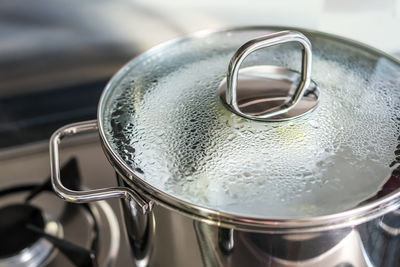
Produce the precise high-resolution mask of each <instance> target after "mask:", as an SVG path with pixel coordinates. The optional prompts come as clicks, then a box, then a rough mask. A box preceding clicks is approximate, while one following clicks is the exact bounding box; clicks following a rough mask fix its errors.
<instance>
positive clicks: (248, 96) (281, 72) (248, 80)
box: [219, 66, 320, 121]
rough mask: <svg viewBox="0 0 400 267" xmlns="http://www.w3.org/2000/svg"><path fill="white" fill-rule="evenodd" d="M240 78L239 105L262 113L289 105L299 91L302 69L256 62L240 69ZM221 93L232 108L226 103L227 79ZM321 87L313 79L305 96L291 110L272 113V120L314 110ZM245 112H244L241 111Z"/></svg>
mask: <svg viewBox="0 0 400 267" xmlns="http://www.w3.org/2000/svg"><path fill="white" fill-rule="evenodd" d="M238 77H239V78H238V81H237V89H236V91H237V105H238V107H239V109H240V110H241V111H242V112H243V113H245V114H248V115H252V116H258V115H262V114H265V113H267V112H269V111H271V110H273V109H275V108H276V107H280V106H283V105H285V104H286V103H288V102H289V101H290V99H291V98H292V97H293V95H294V94H295V90H296V89H297V88H296V87H297V84H298V83H299V81H300V79H301V77H300V73H298V72H296V71H293V70H289V69H286V68H283V67H278V66H255V67H248V68H245V69H242V70H240V71H239V75H238ZM219 96H220V98H221V100H222V103H224V104H225V105H226V106H227V107H228V108H229V109H230V110H231V111H233V112H235V111H234V110H232V107H231V106H230V105H227V104H226V103H227V102H226V79H224V80H223V81H222V83H221V84H220V88H219ZM319 96H320V91H319V89H318V87H317V85H316V84H315V82H313V81H312V80H311V82H310V85H309V86H308V87H307V88H306V89H305V92H304V94H303V97H301V98H300V99H299V100H298V102H297V104H296V105H294V106H292V107H291V109H290V110H289V111H287V112H286V113H282V114H280V115H276V116H273V117H269V118H268V119H266V120H268V121H284V120H289V119H293V118H297V117H299V116H302V115H304V114H306V113H308V112H311V111H313V110H314V109H315V108H316V107H317V105H318V103H319ZM238 115H242V114H238Z"/></svg>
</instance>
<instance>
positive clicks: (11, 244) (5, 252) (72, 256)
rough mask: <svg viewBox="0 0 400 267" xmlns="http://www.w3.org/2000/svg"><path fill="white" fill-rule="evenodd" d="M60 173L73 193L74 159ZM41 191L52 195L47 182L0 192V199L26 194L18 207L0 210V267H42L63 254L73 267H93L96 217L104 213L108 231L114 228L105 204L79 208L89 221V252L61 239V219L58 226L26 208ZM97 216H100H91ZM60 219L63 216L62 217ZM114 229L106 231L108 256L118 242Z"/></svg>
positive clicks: (76, 182) (76, 177)
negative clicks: (111, 237) (108, 248)
mask: <svg viewBox="0 0 400 267" xmlns="http://www.w3.org/2000/svg"><path fill="white" fill-rule="evenodd" d="M62 172H63V175H65V176H64V177H65V178H66V179H67V180H68V182H67V183H68V187H69V188H71V189H75V190H77V189H79V187H80V174H79V171H78V165H77V161H76V159H75V158H72V159H71V160H69V161H68V162H67V163H66V164H65V165H64V167H63V168H62ZM45 191H47V192H49V191H50V192H52V187H51V182H50V178H48V179H46V180H45V181H44V182H42V183H40V184H22V185H16V186H11V187H8V188H4V189H3V190H0V197H4V196H7V195H14V194H16V193H18V192H26V193H27V195H26V194H25V197H24V199H23V200H22V203H18V202H17V203H15V201H14V202H8V203H7V204H6V205H4V206H3V207H0V267H9V266H13V267H19V266H21V267H22V266H45V265H47V264H48V263H49V262H50V261H52V260H53V258H54V256H55V255H56V254H57V253H56V252H59V253H61V254H63V255H64V256H65V258H66V259H68V260H69V261H70V263H72V264H73V265H74V266H77V267H92V266H97V257H96V255H95V251H98V239H99V238H98V234H99V225H98V221H99V216H103V215H100V214H103V213H104V216H106V218H105V219H106V222H108V223H109V225H110V227H111V226H113V224H116V225H118V223H117V222H116V219H115V218H114V217H113V216H114V215H113V214H106V213H105V212H106V211H107V207H108V206H107V205H106V204H104V205H103V206H104V207H103V206H101V207H100V206H99V207H97V206H96V205H93V206H90V205H88V204H82V205H79V206H80V207H81V208H80V209H81V210H85V212H87V214H88V215H89V217H91V219H90V221H91V223H92V224H93V225H92V227H93V232H92V238H91V243H90V245H89V248H86V247H84V246H82V245H78V244H76V243H73V242H70V241H67V240H65V239H63V238H62V237H63V232H64V231H63V227H62V225H61V223H60V222H61V221H62V220H63V215H61V217H60V219H61V220H60V222H58V221H55V220H53V219H52V218H53V216H49V214H47V213H46V212H47V211H46V210H43V209H41V208H39V207H38V206H36V205H31V204H30V201H31V200H33V199H34V198H36V197H37V196H39V195H40V194H41V193H42V192H45ZM69 205H71V204H67V206H66V210H68V207H72V206H69ZM40 207H41V206H40ZM74 207H75V206H74ZM98 208H102V210H98ZM97 212H103V213H100V214H95V213H97ZM109 212H110V211H108V212H107V213H109ZM111 213H112V212H111ZM64 215H65V216H66V214H64ZM59 216H60V215H59ZM64 223H65V222H64ZM113 227H114V226H113ZM114 228H115V227H114ZM114 228H113V229H110V230H112V233H111V234H113V239H111V240H110V241H111V244H110V246H111V245H112V246H111V247H110V249H111V251H109V253H115V251H114V250H115V248H117V249H118V245H116V244H115V242H117V241H118V242H119V235H118V233H116V231H119V229H118V227H117V228H116V229H114ZM102 229H103V228H102ZM110 256H113V255H110ZM109 260H110V262H111V260H112V258H109ZM110 266H111V265H110Z"/></svg>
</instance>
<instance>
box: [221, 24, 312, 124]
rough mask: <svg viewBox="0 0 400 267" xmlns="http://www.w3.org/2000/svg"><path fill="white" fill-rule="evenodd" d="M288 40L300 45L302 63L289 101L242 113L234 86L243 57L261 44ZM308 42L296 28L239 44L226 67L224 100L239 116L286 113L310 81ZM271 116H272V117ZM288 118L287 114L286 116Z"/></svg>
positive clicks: (258, 117)
mask: <svg viewBox="0 0 400 267" xmlns="http://www.w3.org/2000/svg"><path fill="white" fill-rule="evenodd" d="M287 42H298V43H300V44H301V46H302V64H301V73H300V76H301V81H300V83H299V84H298V86H297V89H296V90H295V92H294V93H293V94H292V95H291V97H290V98H289V100H288V101H285V102H284V103H283V104H281V105H279V106H276V107H273V108H270V109H268V110H267V111H265V112H263V113H261V114H248V113H244V112H243V111H242V110H241V109H240V108H239V104H238V100H237V86H238V76H239V68H240V65H241V64H242V62H243V60H244V59H245V58H246V57H247V56H248V55H249V54H251V53H252V52H254V51H256V50H259V49H261V48H265V47H270V46H274V45H277V44H283V43H287ZM311 57H312V52H311V43H310V41H309V40H308V39H307V37H305V36H304V35H303V34H302V33H300V32H296V31H281V32H277V33H273V34H269V35H266V36H262V37H259V38H256V39H253V40H251V41H249V42H247V43H245V44H244V45H242V46H241V47H240V48H239V49H238V50H237V51H236V53H235V54H234V55H233V57H232V59H231V61H230V63H229V68H228V74H227V79H226V93H225V101H226V104H227V105H228V106H229V107H230V108H231V109H232V111H233V112H235V113H237V114H238V115H240V116H243V117H245V118H248V119H253V120H262V121H270V120H275V119H273V117H277V116H279V115H281V114H285V113H287V112H288V111H289V110H291V109H292V108H293V107H294V106H296V104H297V103H298V102H299V101H300V99H301V98H302V96H303V94H304V92H305V91H306V89H307V88H308V87H309V85H310V81H311ZM271 118H272V119H271ZM286 119H288V118H286Z"/></svg>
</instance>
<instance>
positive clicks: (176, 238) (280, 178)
mask: <svg viewBox="0 0 400 267" xmlns="http://www.w3.org/2000/svg"><path fill="white" fill-rule="evenodd" d="M311 44H312V46H311ZM228 63H229V65H228ZM266 64H267V65H266ZM399 88H400V63H399V62H398V61H397V60H396V59H394V58H392V57H390V56H389V55H386V54H384V53H383V52H380V51H377V50H375V49H373V48H370V47H368V46H366V45H363V44H360V43H357V42H354V41H351V40H347V39H344V38H341V37H337V36H333V35H329V34H325V33H321V32H316V31H309V30H305V29H295V28H290V29H287V28H286V29H283V28H280V27H244V28H234V29H226V30H220V31H206V32H200V33H196V34H193V35H189V36H186V37H182V38H178V39H175V40H172V41H169V42H166V43H164V44H161V45H159V46H157V47H155V48H152V49H151V50H149V51H147V52H145V53H144V54H142V55H140V56H138V57H137V58H135V59H133V60H132V61H131V62H129V63H128V64H127V65H126V66H125V67H123V68H122V69H121V70H120V71H119V72H118V73H117V74H116V75H115V76H114V77H113V78H112V79H111V80H110V82H109V83H108V85H107V86H106V88H105V89H104V92H103V94H102V97H101V99H100V103H99V108H98V119H97V121H86V122H80V123H75V124H70V125H67V126H65V127H62V128H60V129H59V130H57V131H56V132H55V133H54V134H53V136H52V137H51V140H50V157H51V173H52V184H53V188H54V190H55V192H56V193H57V194H58V195H59V196H60V197H61V198H63V199H64V200H66V201H70V202H75V203H84V202H91V201H98V200H105V199H109V198H121V199H122V207H123V211H124V218H125V226H126V229H127V233H128V237H129V241H130V245H131V248H132V255H133V258H134V260H135V263H136V264H137V265H138V266H321V265H324V266H372V265H378V266H392V265H393V266H394V265H398V264H399V263H400V258H399V256H398V255H397V254H398V253H394V252H395V251H398V249H399V248H398V240H399V237H398V235H399V233H400V230H399V229H400V225H399V220H398V219H399V218H398V217H399V215H398V214H399V212H398V211H397V209H398V207H399V205H400V200H399V196H400V191H399V185H400V183H399V177H398V176H399V167H398V166H399V165H398V161H399V157H398V155H399V146H400V144H399V141H398V140H399V136H400V122H399V117H400V97H399V95H400V90H399ZM89 131H98V133H99V135H100V138H101V141H102V146H103V148H104V151H105V154H106V156H107V157H108V159H109V161H110V163H111V164H112V166H113V167H114V168H115V171H116V174H117V175H116V176H117V181H118V185H119V186H118V187H115V188H105V189H97V190H86V191H72V190H70V189H68V188H65V187H64V186H63V185H62V183H61V180H60V163H59V148H58V146H59V143H60V142H61V139H62V138H64V137H66V136H71V135H75V134H80V133H85V132H89Z"/></svg>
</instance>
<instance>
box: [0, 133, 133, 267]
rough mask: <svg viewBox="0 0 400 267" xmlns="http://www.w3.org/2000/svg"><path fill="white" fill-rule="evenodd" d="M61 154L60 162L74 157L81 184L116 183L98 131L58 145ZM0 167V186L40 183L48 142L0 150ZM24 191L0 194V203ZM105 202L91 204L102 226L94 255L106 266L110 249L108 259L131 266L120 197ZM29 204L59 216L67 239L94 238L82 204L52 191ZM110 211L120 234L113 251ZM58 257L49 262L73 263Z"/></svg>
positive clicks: (45, 168) (44, 174)
mask: <svg viewBox="0 0 400 267" xmlns="http://www.w3.org/2000/svg"><path fill="white" fill-rule="evenodd" d="M61 156H62V158H61V162H62V163H64V164H65V163H66V162H68V161H69V160H70V159H71V158H76V160H77V163H78V167H79V171H80V176H81V179H82V181H81V184H82V186H84V187H89V188H100V187H106V186H114V185H116V179H115V174H114V171H113V169H112V167H111V166H110V165H109V163H108V161H107V159H106V157H105V156H104V154H103V152H102V148H101V146H100V142H99V139H98V137H97V134H92V135H86V136H81V137H77V138H74V139H72V140H70V141H69V142H68V141H67V142H65V146H63V147H62V149H61ZM0 169H1V173H2V174H1V179H0V188H6V187H10V186H18V185H25V184H40V183H42V182H43V181H44V180H45V179H46V178H47V177H48V176H49V172H50V168H49V154H48V144H47V142H46V141H44V142H40V143H36V144H31V145H23V146H21V147H18V148H13V149H10V148H9V149H6V150H3V151H2V152H1V153H0ZM26 195H27V193H26V192H20V193H18V194H15V195H13V196H12V197H9V196H7V198H4V197H2V198H0V206H4V205H6V204H9V203H21V202H22V199H23V198H24V197H25V196H26ZM107 203H108V204H109V206H110V207H111V209H112V211H110V210H109V209H107V207H106V208H105V209H103V207H104V205H106V206H108V205H107ZM107 203H103V204H102V203H97V204H91V205H92V208H93V209H97V213H98V218H99V224H100V228H101V229H100V233H99V236H100V242H99V244H100V252H99V254H98V255H97V256H98V258H99V259H98V263H99V266H107V264H109V262H110V259H109V257H110V255H108V254H110V253H111V254H113V255H111V257H112V258H114V259H111V262H112V263H114V261H115V265H114V266H116V267H118V266H132V265H133V262H132V260H131V257H130V254H129V253H130V251H129V245H128V242H127V240H126V236H125V229H124V224H123V220H122V217H121V211H120V207H119V200H110V201H107ZM32 204H33V205H35V206H38V207H40V208H43V210H44V211H45V212H46V214H51V216H52V217H56V218H59V219H60V218H61V219H60V220H61V223H62V224H65V225H66V226H64V237H65V238H66V239H67V240H69V241H72V242H75V243H77V244H80V245H82V246H84V247H88V246H90V243H91V239H92V238H93V237H92V236H91V235H93V233H92V231H91V227H93V226H92V223H90V221H91V220H92V219H91V218H90V216H89V215H88V213H87V211H85V210H84V209H82V208H81V207H79V206H81V205H78V204H66V203H65V202H64V201H63V200H61V199H59V198H58V197H56V196H55V195H54V194H53V193H52V192H44V193H41V195H40V196H38V197H36V198H35V199H34V200H33V201H32ZM99 210H100V211H99ZM107 213H110V214H107ZM113 214H115V215H116V218H117V221H118V224H119V232H118V233H119V234H120V236H118V239H119V238H120V240H119V241H118V243H119V244H118V246H119V248H117V250H116V251H114V252H109V250H110V247H109V246H110V242H111V241H110V240H111V239H112V238H110V226H109V225H108V224H109V223H108V222H107V215H108V216H111V217H112V216H113ZM117 227H118V226H117ZM114 246H115V245H114ZM114 250H115V248H114ZM114 254H115V255H114ZM59 258H61V259H59ZM59 258H56V261H55V262H54V261H53V262H51V264H50V265H49V266H57V264H58V263H60V261H61V262H62V265H63V266H75V265H73V264H72V263H71V262H69V261H68V260H66V259H65V257H63V256H60V257H59ZM54 264H55V265H54Z"/></svg>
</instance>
